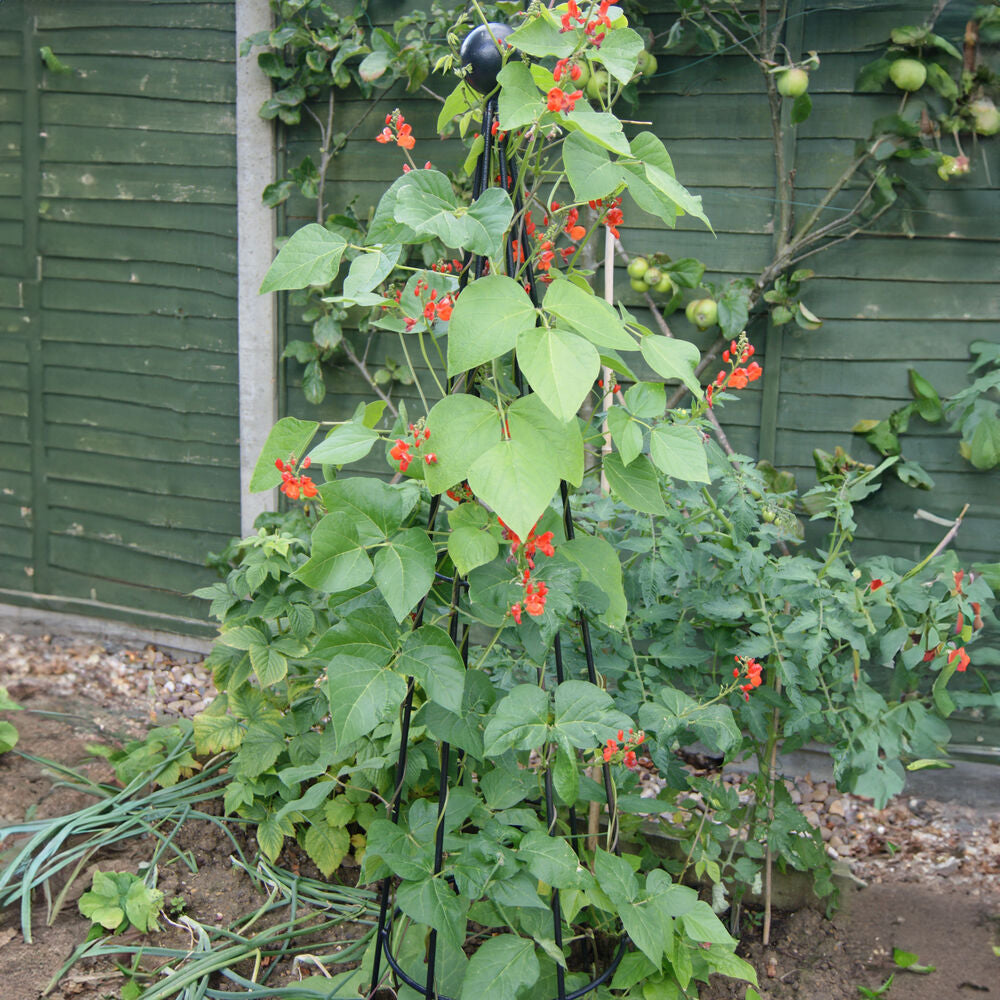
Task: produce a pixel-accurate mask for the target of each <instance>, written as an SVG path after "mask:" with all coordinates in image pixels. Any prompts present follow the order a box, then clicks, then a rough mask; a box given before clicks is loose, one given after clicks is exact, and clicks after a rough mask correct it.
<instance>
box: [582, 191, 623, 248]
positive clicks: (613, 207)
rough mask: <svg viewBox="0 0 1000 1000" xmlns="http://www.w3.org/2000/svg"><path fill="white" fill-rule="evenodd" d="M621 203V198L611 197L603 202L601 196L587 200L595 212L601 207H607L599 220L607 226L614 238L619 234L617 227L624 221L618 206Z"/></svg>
mask: <svg viewBox="0 0 1000 1000" xmlns="http://www.w3.org/2000/svg"><path fill="white" fill-rule="evenodd" d="M621 203H622V200H621V198H613V199H611V201H608V202H605V201H604V199H603V198H596V199H595V200H594V201H590V202H587V204H588V205H590V207H591V208H592V209H593V210H594V211H595V212H596V211H598V210H599V209H602V208H606V209H607V212H605V215H604V218H603V219H601V222H602V223H603V224H604V225H605V226H607V227H608V229H609V230H610V232H611V235H612V236H614V238H615V239H618V238H619V237H620V236H621V233H620V232H619V231H618V227H619V226H620V225H621V224H622V223H623V222H624V221H625V216H624V214H623V213H622V210H621V208H620V206H621Z"/></svg>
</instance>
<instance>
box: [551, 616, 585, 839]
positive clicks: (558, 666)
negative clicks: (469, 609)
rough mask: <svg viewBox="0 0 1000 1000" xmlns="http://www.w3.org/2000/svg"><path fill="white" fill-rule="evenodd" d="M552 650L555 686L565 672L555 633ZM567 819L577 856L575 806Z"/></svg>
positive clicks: (557, 637)
mask: <svg viewBox="0 0 1000 1000" xmlns="http://www.w3.org/2000/svg"><path fill="white" fill-rule="evenodd" d="M552 648H553V651H554V652H555V656H556V684H562V682H563V681H564V680H565V679H566V671H565V669H564V668H563V658H562V639H561V638H560V636H559V633H558V632H556V637H555V642H554V643H553V647H552ZM567 818H568V820H569V832H570V836H571V837H572V840H573V849H574V850H575V851H576V852H577V854H579V853H580V849H579V842H578V840H577V837H578V836H579V831H578V830H577V825H576V806H574V805H572V804H571V805H570V807H569V815H568V817H567Z"/></svg>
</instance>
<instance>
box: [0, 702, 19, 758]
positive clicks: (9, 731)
mask: <svg viewBox="0 0 1000 1000" xmlns="http://www.w3.org/2000/svg"><path fill="white" fill-rule="evenodd" d="M20 711H21V706H20V705H18V703H17V702H16V701H14V700H13V699H12V698H11V697H10V695H9V694H7V689H6V688H5V687H0V712H20ZM18 736H19V734H18V731H17V726H15V725H14V724H13V723H12V722H6V721H2V722H0V753H6V752H7V751H8V750H12V749H13V748H14V746H15V744H16V743H17V740H18Z"/></svg>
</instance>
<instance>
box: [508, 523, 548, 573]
mask: <svg viewBox="0 0 1000 1000" xmlns="http://www.w3.org/2000/svg"><path fill="white" fill-rule="evenodd" d="M497 520H498V521H499V522H500V527H501V528H503V537H504V538H505V539H506V540H507V541H509V542H510V543H511V545H510V554H511V555H512V556H514V555H517V550H518V549H521V551H522V552H523V553H524V558H525V561H526V562H527V564H528V568H529V569H534V568H535V560H534V555H535V551H536V550H537V551H540V552H541V553H542V554H543V555H546V556H549V557H552V556H554V555H555V554H556V550H555V546H554V545H553V544H552V538H553V535H552V532H551V531H546V532H544V533H543V534H541V535H536V534H535V528H537V527H538V525H537V524H536V525H535V527H534V528H532V529H531V531H529V532H528V537H527V539H525V542H524V547H523V548H522V546H521V539H520V538H519V537H518V536H517V535H516V534H515V533H514V532H513V531H511V529H510V528H508V527H507V525H506V524H504V523H503V519H502V518H499V517H498V518H497Z"/></svg>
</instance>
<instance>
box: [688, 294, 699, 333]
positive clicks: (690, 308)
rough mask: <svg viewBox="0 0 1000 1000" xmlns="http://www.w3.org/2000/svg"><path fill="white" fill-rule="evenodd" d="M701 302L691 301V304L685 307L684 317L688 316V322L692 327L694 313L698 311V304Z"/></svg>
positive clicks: (697, 300)
mask: <svg viewBox="0 0 1000 1000" xmlns="http://www.w3.org/2000/svg"><path fill="white" fill-rule="evenodd" d="M700 301H701V300H700V299H692V300H691V301H690V302H689V303H688V304H687V305H686V306H685V307H684V315H685V316H687V321H688V322H689V323H690V324H691V325H692V326H693V325H694V311H695V309H697V308H698V303H699V302H700Z"/></svg>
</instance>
